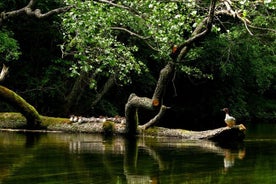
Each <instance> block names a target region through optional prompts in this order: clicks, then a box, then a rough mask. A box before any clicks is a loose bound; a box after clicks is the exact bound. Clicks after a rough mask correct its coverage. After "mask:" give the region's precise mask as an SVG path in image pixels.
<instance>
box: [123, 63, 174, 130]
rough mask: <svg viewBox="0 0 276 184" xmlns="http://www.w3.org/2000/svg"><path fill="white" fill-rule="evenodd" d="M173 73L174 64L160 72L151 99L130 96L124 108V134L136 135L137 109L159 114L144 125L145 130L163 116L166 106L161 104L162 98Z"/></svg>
mask: <svg viewBox="0 0 276 184" xmlns="http://www.w3.org/2000/svg"><path fill="white" fill-rule="evenodd" d="M173 71H174V64H173V63H172V62H169V63H168V64H167V65H166V66H165V67H164V68H163V69H162V70H161V72H160V75H159V80H158V82H157V85H156V88H155V91H154V94H153V96H152V99H150V98H147V97H138V96H137V95H136V94H134V93H133V94H131V95H130V96H129V98H128V101H127V104H126V106H125V117H126V133H127V134H128V135H135V134H137V127H138V124H139V118H138V109H139V108H143V109H146V110H150V111H153V110H159V113H158V114H157V115H156V116H155V117H154V118H153V119H151V120H150V121H149V122H148V123H146V124H145V125H144V126H143V127H142V128H143V129H146V128H148V127H149V125H150V126H152V125H154V124H156V123H157V122H158V120H159V119H160V117H161V116H162V115H163V114H164V112H165V109H166V106H164V105H162V104H163V96H164V94H165V90H166V88H167V85H168V82H169V80H170V79H171V77H172V73H173ZM161 107H162V108H161Z"/></svg>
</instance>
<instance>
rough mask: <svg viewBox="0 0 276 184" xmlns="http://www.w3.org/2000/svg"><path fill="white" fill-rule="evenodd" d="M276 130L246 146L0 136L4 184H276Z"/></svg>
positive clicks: (254, 134)
mask: <svg viewBox="0 0 276 184" xmlns="http://www.w3.org/2000/svg"><path fill="white" fill-rule="evenodd" d="M275 130H276V127H275V125H262V126H256V127H249V130H248V132H247V137H246V139H245V141H244V142H243V143H239V144H234V143H233V144H228V145H216V144H215V143H213V142H209V141H203V140H201V141H195V140H193V141H192V140H182V139H172V138H171V139H168V138H158V139H157V138H139V139H135V140H134V139H133V140H127V139H125V138H123V137H119V136H115V137H113V138H105V137H103V136H101V135H90V134H63V133H62V134H61V133H40V134H38V133H35V134H34V133H32V134H30V133H15V132H13V133H12V132H0V156H1V159H0V184H8V183H11V184H16V183H28V184H42V183H45V184H55V183H56V184H57V183H68V184H78V183H83V184H84V183H85V184H86V183H91V184H94V183H95V184H107V183H110V184H113V183H114V184H120V183H129V184H132V183H133V184H134V183H135V184H139V183H141V184H146V183H155V184H156V183H161V184H163V183H165V184H166V183H175V184H179V183H187V184H188V183H189V184H200V183H202V184H203V183H204V184H206V183H212V184H213V183H229V184H230V183H231V184H233V183H245V184H247V183H248V184H254V183H256V184H258V183H261V184H265V183H271V184H272V183H276V135H275V133H276V131H275Z"/></svg>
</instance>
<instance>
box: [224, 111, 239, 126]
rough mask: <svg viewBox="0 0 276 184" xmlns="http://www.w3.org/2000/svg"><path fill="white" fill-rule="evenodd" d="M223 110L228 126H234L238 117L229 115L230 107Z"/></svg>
mask: <svg viewBox="0 0 276 184" xmlns="http://www.w3.org/2000/svg"><path fill="white" fill-rule="evenodd" d="M221 110H222V111H224V112H225V119H224V122H225V123H226V124H227V126H228V127H233V126H234V125H235V124H236V118H234V117H233V116H230V115H229V109H228V108H223V109H221Z"/></svg>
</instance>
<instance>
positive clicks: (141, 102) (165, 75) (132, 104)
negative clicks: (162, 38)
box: [125, 0, 217, 135]
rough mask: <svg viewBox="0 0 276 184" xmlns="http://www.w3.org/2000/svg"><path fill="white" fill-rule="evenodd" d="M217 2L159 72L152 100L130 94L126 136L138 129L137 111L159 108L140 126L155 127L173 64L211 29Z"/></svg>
mask: <svg viewBox="0 0 276 184" xmlns="http://www.w3.org/2000/svg"><path fill="white" fill-rule="evenodd" d="M216 2H217V0H211V3H210V7H209V13H208V15H207V16H206V18H204V19H203V20H202V21H201V23H199V24H198V26H197V27H196V28H195V30H194V31H193V33H192V35H191V37H190V38H189V39H187V40H186V41H185V42H184V43H182V44H181V45H180V46H179V47H178V48H176V50H175V51H173V52H172V53H171V55H170V56H171V57H172V61H170V62H168V64H167V65H166V66H165V67H164V68H163V69H162V70H161V72H160V75H159V80H158V82H157V85H156V88H155V91H154V94H153V97H152V99H149V98H145V97H138V96H136V95H135V94H131V95H130V97H129V99H128V102H127V104H126V106H125V116H126V133H127V134H128V135H133V134H136V133H137V127H138V124H139V122H138V109H139V108H144V109H148V110H157V109H158V108H159V113H158V114H157V115H156V116H155V117H154V118H153V119H151V120H150V121H149V122H148V123H146V124H145V125H143V126H141V127H140V128H141V129H146V128H149V127H151V126H153V125H155V124H156V123H157V122H158V120H159V119H160V118H161V117H162V115H163V114H164V113H165V110H166V109H167V107H166V106H165V105H164V104H163V96H164V94H165V90H166V88H167V84H168V82H169V80H170V79H171V78H172V74H173V72H174V70H175V63H181V62H182V59H183V58H184V57H185V56H186V55H187V53H188V52H189V50H190V49H191V47H192V45H193V43H195V42H197V41H199V40H201V39H203V38H204V37H205V36H206V35H207V34H208V33H209V32H210V31H211V28H212V24H213V20H214V12H215V6H216Z"/></svg>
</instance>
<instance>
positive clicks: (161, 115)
mask: <svg viewBox="0 0 276 184" xmlns="http://www.w3.org/2000/svg"><path fill="white" fill-rule="evenodd" d="M167 109H169V107H166V106H165V105H162V107H161V108H160V110H159V113H158V114H157V115H156V116H154V118H152V119H151V120H150V121H148V122H147V123H145V124H144V125H141V126H139V128H141V129H142V130H145V129H147V128H149V127H151V126H153V125H154V124H156V123H158V122H159V120H160V119H161V118H162V117H163V115H164V114H165V112H166V110H167Z"/></svg>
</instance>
